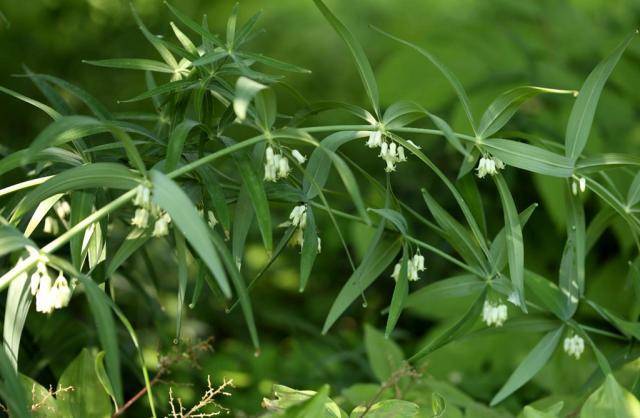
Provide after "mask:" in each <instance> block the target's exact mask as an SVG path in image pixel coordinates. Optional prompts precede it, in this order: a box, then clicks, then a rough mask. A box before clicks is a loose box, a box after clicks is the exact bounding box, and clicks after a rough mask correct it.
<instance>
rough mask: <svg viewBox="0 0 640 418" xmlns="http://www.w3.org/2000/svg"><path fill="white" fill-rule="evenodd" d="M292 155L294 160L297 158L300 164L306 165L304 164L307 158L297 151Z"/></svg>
mask: <svg viewBox="0 0 640 418" xmlns="http://www.w3.org/2000/svg"><path fill="white" fill-rule="evenodd" d="M291 155H293V158H295V159H296V160H297V161H298V163H300V164H304V162H305V161H307V157H305V156H304V155H302V154H301V153H300V151H298V150H297V149H294V150H293V151H291Z"/></svg>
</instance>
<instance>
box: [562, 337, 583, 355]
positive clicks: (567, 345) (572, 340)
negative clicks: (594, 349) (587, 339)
mask: <svg viewBox="0 0 640 418" xmlns="http://www.w3.org/2000/svg"><path fill="white" fill-rule="evenodd" d="M564 352H565V353H567V354H568V355H570V356H573V357H575V359H576V360H579V359H580V356H581V355H582V353H583V352H584V339H582V337H580V336H579V335H577V334H576V335H574V336H573V337H567V338H565V339H564Z"/></svg>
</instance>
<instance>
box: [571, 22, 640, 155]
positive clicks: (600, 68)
mask: <svg viewBox="0 0 640 418" xmlns="http://www.w3.org/2000/svg"><path fill="white" fill-rule="evenodd" d="M636 33H637V32H634V33H631V34H629V35H628V36H627V37H626V38H625V39H624V40H623V41H622V42H621V43H620V44H619V45H618V46H617V47H616V49H614V50H613V52H612V53H611V55H609V56H608V57H607V58H605V59H604V60H603V61H601V62H600V63H599V64H598V65H597V66H596V68H594V69H593V71H592V72H591V74H589V76H588V77H587V79H586V80H585V82H584V84H583V85H582V88H581V89H580V93H579V95H578V98H577V99H576V102H575V103H574V105H573V108H572V109H571V114H570V115H569V122H568V123H567V132H566V135H565V153H566V155H567V157H569V158H570V159H571V161H573V162H575V161H576V160H577V159H578V157H579V156H580V154H581V153H582V151H583V150H584V147H585V145H586V144H587V139H588V138H589V132H590V131H591V125H592V123H593V117H594V115H595V113H596V107H597V106H598V100H599V99H600V94H601V93H602V89H603V87H604V84H605V82H606V81H607V79H608V78H609V75H610V74H611V72H612V71H613V69H614V67H615V66H616V64H617V63H618V60H620V57H621V56H622V53H623V52H624V50H625V49H627V46H629V44H630V43H631V41H632V40H633V38H634V37H635V35H636Z"/></svg>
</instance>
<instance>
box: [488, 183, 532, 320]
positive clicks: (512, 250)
mask: <svg viewBox="0 0 640 418" xmlns="http://www.w3.org/2000/svg"><path fill="white" fill-rule="evenodd" d="M494 179H495V182H496V185H497V186H498V192H499V193H500V201H501V203H502V211H503V212H504V225H505V227H504V228H505V242H506V245H507V258H508V260H509V275H510V276H511V282H512V283H513V287H514V288H515V290H516V292H517V293H518V298H519V305H520V308H522V310H523V311H524V312H527V307H526V303H525V298H524V244H523V241H522V226H521V225H520V219H519V217H518V211H517V209H516V204H515V202H514V201H513V197H512V196H511V192H510V191H509V186H507V182H506V181H505V180H504V177H502V175H501V174H498V175H496V176H494Z"/></svg>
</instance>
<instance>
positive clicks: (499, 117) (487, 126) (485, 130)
mask: <svg viewBox="0 0 640 418" xmlns="http://www.w3.org/2000/svg"><path fill="white" fill-rule="evenodd" d="M541 93H552V94H577V92H576V91H573V90H557V89H549V88H545V87H535V86H522V87H516V88H514V89H511V90H508V91H506V92H504V93H502V94H501V95H500V96H498V97H497V98H496V99H495V100H494V101H493V102H491V104H490V105H489V107H488V108H487V110H486V111H485V112H484V114H483V115H482V119H481V120H480V127H479V128H478V135H480V137H481V138H487V137H489V136H491V135H493V134H495V133H496V132H498V131H499V130H500V129H502V127H503V126H504V125H506V124H507V122H509V120H510V119H511V118H512V117H513V115H514V114H515V113H516V111H517V110H518V108H519V107H520V105H521V104H522V103H524V102H525V101H527V100H529V99H531V98H533V97H535V96H537V95H538V94H541Z"/></svg>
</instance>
